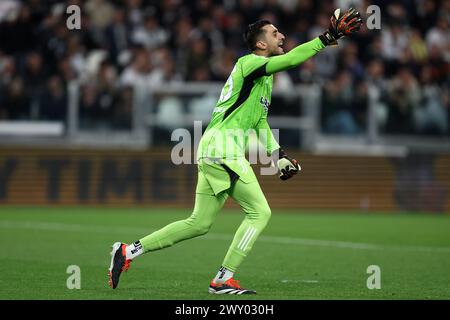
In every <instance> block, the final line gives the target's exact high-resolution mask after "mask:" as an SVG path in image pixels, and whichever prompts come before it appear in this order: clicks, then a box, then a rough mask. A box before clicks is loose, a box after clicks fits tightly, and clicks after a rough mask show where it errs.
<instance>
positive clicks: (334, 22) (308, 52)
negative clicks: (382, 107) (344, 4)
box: [266, 8, 362, 74]
mask: <svg viewBox="0 0 450 320" xmlns="http://www.w3.org/2000/svg"><path fill="white" fill-rule="evenodd" d="M361 24H362V19H361V16H360V14H359V12H358V11H356V10H355V9H353V8H351V9H349V10H348V11H347V12H345V13H342V12H341V10H340V9H337V10H336V11H335V12H334V14H333V16H332V17H331V19H330V27H329V28H328V30H326V31H325V32H324V33H323V34H321V35H320V36H319V37H317V38H315V39H313V40H311V41H308V42H306V43H303V44H301V45H299V46H297V47H295V48H294V49H292V50H291V51H289V52H288V53H286V54H284V55H280V56H274V57H270V58H269V59H268V60H269V61H268V62H267V65H266V74H273V73H275V72H280V71H284V70H287V69H290V68H294V67H296V66H298V65H299V64H301V63H303V62H304V61H306V60H308V59H309V58H311V57H312V56H314V55H315V54H317V53H318V52H319V51H320V50H322V49H323V48H325V47H326V46H328V45H336V44H337V40H338V39H339V38H341V37H343V36H347V35H351V34H353V33H355V32H358V31H359V29H360V27H361Z"/></svg>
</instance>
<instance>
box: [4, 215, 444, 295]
mask: <svg viewBox="0 0 450 320" xmlns="http://www.w3.org/2000/svg"><path fill="white" fill-rule="evenodd" d="M188 215H189V210H167V209H166V210H157V209H153V208H152V209H151V208H133V209H125V208H120V209H118V208H114V209H111V208H80V207H77V208H61V207H58V208H55V207H0V243H1V245H2V246H1V247H2V250H1V251H0V260H1V261H0V274H1V276H0V299H216V300H220V299H450V216H449V215H443V216H432V215H425V214H424V215H411V214H398V215H390V214H372V213H370V214H367V213H352V214H343V213H332V212H302V213H298V212H292V211H290V212H288V211H281V210H274V212H273V216H272V219H271V221H270V222H269V225H268V227H267V229H266V230H265V231H264V233H263V235H262V236H261V237H260V238H259V239H258V241H257V242H256V244H255V246H254V249H253V251H252V252H251V254H250V255H249V257H248V258H247V260H246V261H244V263H243V264H242V266H241V267H240V270H239V273H238V274H237V275H236V278H238V279H239V280H241V282H242V284H243V285H244V286H247V287H249V288H252V289H255V290H257V291H258V295H256V296H250V297H249V296H246V297H242V296H239V297H235V296H226V297H223V296H211V295H209V294H208V293H207V287H208V283H209V281H210V279H211V278H212V277H213V276H214V274H215V272H216V270H217V268H218V267H219V266H220V264H221V262H222V259H223V257H224V255H225V253H226V250H227V248H228V246H229V244H230V242H231V239H232V236H233V233H234V231H235V230H236V228H237V227H238V225H239V223H240V221H241V219H242V218H243V214H242V213H240V212H238V211H230V210H228V211H226V210H224V211H222V212H221V213H220V214H219V215H218V217H217V220H216V222H215V224H214V225H213V227H212V229H211V231H210V233H209V234H208V235H206V236H204V237H200V238H195V239H191V240H188V241H184V242H181V243H179V244H177V245H175V246H173V247H171V248H167V249H165V250H161V251H157V252H153V253H148V254H146V255H144V256H142V257H140V258H138V259H137V260H136V261H134V262H133V263H132V266H131V269H130V271H129V272H128V273H125V274H124V275H123V276H122V278H121V282H120V286H119V288H118V289H116V290H112V289H110V288H109V287H108V285H107V268H108V266H109V261H110V256H109V251H110V246H111V244H112V243H113V242H115V241H124V242H131V241H134V240H137V239H139V238H140V237H142V236H144V235H146V234H148V233H150V232H151V231H153V230H156V229H157V228H160V227H162V226H164V225H165V224H167V223H169V222H172V221H173V220H175V219H181V218H185V217H187V216H188ZM69 265H78V266H79V267H80V268H81V290H69V289H67V288H66V280H67V277H68V276H69V275H68V274H67V273H66V269H67V267H68V266H69ZM369 265H378V266H380V268H381V289H380V290H369V289H367V287H366V280H367V277H368V276H369V274H367V273H366V270H367V267H368V266H369Z"/></svg>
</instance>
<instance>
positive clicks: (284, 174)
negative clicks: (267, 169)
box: [277, 149, 302, 181]
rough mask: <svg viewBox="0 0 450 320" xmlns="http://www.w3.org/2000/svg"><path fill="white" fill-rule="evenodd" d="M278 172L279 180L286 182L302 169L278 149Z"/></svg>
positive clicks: (295, 161) (296, 162)
mask: <svg viewBox="0 0 450 320" xmlns="http://www.w3.org/2000/svg"><path fill="white" fill-rule="evenodd" d="M277 166H278V170H280V179H281V180H283V181H284V180H287V179H289V178H292V177H293V176H294V175H296V174H297V173H298V172H299V171H300V170H301V169H302V168H301V167H300V164H299V163H298V161H297V160H295V159H291V158H289V157H288V156H287V154H286V152H284V150H283V149H280V158H279V159H278V161H277Z"/></svg>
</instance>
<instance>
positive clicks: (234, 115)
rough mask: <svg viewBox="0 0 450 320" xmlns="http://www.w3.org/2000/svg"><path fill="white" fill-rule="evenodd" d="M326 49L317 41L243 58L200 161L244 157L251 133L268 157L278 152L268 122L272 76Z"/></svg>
mask: <svg viewBox="0 0 450 320" xmlns="http://www.w3.org/2000/svg"><path fill="white" fill-rule="evenodd" d="M324 47H325V46H324V45H323V43H322V41H321V40H320V39H319V38H315V39H313V40H311V41H309V42H306V43H304V44H302V45H300V46H297V47H296V48H294V49H292V50H291V51H290V52H289V53H286V54H284V55H280V56H273V57H264V56H259V55H256V54H253V53H251V54H248V55H245V56H243V57H241V58H240V59H239V60H238V61H237V62H236V64H235V66H234V68H233V70H232V72H231V74H230V76H229V78H228V80H227V82H226V83H225V85H224V87H223V89H222V92H221V94H220V98H219V100H218V102H217V104H216V107H215V108H214V111H213V114H212V119H211V122H210V123H209V125H208V127H207V128H206V130H205V132H204V134H203V137H202V138H201V140H200V144H199V148H198V151H197V159H198V160H200V159H203V158H213V159H225V158H226V159H240V158H244V157H245V153H246V149H247V146H248V142H249V133H250V132H251V131H253V132H255V133H256V135H257V136H258V138H259V140H260V141H261V142H262V144H263V145H264V146H265V148H266V152H267V154H269V155H270V154H272V153H273V151H275V150H277V149H279V148H280V146H279V145H278V143H277V141H276V140H275V138H274V137H273V134H272V132H271V130H270V127H269V124H268V123H267V114H268V110H269V106H270V103H271V99H272V85H273V73H275V72H279V71H283V70H287V69H289V68H293V67H295V66H297V65H299V64H300V63H301V62H303V61H305V60H306V59H308V58H310V57H312V56H313V55H315V54H316V53H317V52H319V51H320V50H321V49H323V48H324Z"/></svg>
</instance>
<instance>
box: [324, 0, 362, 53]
mask: <svg viewBox="0 0 450 320" xmlns="http://www.w3.org/2000/svg"><path fill="white" fill-rule="evenodd" d="M362 23H363V21H362V19H361V15H360V13H359V12H358V11H356V9H354V8H350V9H349V10H348V11H347V12H345V13H342V12H341V9H336V10H335V11H334V14H333V15H332V16H331V18H330V26H329V28H328V30H327V31H325V32H324V33H323V34H322V35H320V36H319V38H320V39H321V40H322V42H323V43H324V44H325V45H335V44H337V40H338V39H340V38H342V37H343V36H349V35H352V34H355V33H356V32H358V31H359V30H360V28H361V25H362Z"/></svg>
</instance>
